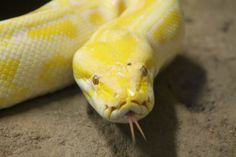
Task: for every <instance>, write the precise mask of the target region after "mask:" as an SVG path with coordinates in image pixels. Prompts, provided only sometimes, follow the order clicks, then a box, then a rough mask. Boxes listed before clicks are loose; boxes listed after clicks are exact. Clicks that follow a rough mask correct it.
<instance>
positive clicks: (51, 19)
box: [0, 0, 183, 124]
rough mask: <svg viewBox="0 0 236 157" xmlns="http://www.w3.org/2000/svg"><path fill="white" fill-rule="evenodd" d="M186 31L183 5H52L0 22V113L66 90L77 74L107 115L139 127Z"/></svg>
mask: <svg viewBox="0 0 236 157" xmlns="http://www.w3.org/2000/svg"><path fill="white" fill-rule="evenodd" d="M95 31H96V32H95ZM94 32H95V33H94ZM182 32H183V22H182V14H181V10H180V7H179V3H178V0H53V1H51V2H49V3H48V4H46V5H44V6H43V7H41V8H39V9H38V10H36V11H34V12H31V13H29V14H26V15H23V16H20V17H16V18H12V19H8V20H4V21H1V22H0V108H6V107H9V106H12V105H15V104H17V103H19V102H22V101H24V100H27V99H30V98H33V97H36V96H39V95H43V94H46V93H49V92H53V91H55V90H57V89H60V88H63V87H65V86H67V85H69V84H71V83H73V80H74V79H73V74H74V78H75V80H76V82H77V83H78V84H79V86H80V87H81V89H82V91H83V93H84V95H85V96H86V98H87V99H88V101H89V102H90V104H91V105H92V106H93V108H94V109H95V110H96V111H97V112H98V113H99V114H100V115H101V116H102V117H104V118H105V119H107V120H110V121H113V122H121V123H123V122H131V124H132V122H137V121H136V119H141V118H143V117H145V116H146V115H147V114H148V113H149V112H150V111H151V110H152V108H153V104H154V96H153V80H154V78H155V76H156V75H157V74H158V72H159V70H160V69H161V68H162V67H163V65H165V64H167V63H168V62H170V61H171V60H172V59H173V58H174V57H175V55H176V53H177V52H178V50H179V48H180V43H181V37H182ZM93 33H94V34H93ZM81 46H82V47H81ZM73 56H74V57H73ZM72 60H73V62H72ZM72 63H73V68H72ZM72 69H73V70H72ZM127 117H130V118H127Z"/></svg>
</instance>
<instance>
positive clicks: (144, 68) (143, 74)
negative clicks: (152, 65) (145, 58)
mask: <svg viewBox="0 0 236 157" xmlns="http://www.w3.org/2000/svg"><path fill="white" fill-rule="evenodd" d="M140 72H141V74H142V76H147V75H148V70H147V68H146V67H145V66H144V65H143V66H142V67H141V68H140Z"/></svg>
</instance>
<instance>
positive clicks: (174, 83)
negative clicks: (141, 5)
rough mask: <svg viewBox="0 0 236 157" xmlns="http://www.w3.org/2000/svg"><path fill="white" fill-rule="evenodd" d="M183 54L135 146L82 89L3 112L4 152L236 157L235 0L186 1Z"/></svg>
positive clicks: (0, 150) (160, 84)
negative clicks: (100, 113)
mask: <svg viewBox="0 0 236 157" xmlns="http://www.w3.org/2000/svg"><path fill="white" fill-rule="evenodd" d="M182 2H183V3H182V4H183V8H184V11H185V15H186V38H185V47H184V51H183V52H182V54H181V55H180V56H178V57H177V58H176V60H175V61H174V62H173V63H172V64H171V65H169V66H168V67H167V69H165V70H164V71H163V72H162V73H161V74H160V75H159V76H158V78H157V79H156V81H155V91H156V100H157V103H156V106H155V108H154V110H153V111H152V112H151V114H150V115H149V116H148V117H146V118H145V119H144V120H142V121H141V125H142V127H143V130H144V131H145V133H146V135H147V139H148V142H147V143H145V142H144V141H143V140H142V138H141V137H140V136H139V135H138V136H137V138H138V140H137V143H136V144H135V145H133V144H132V142H131V139H130V133H129V128H128V126H127V125H119V124H113V123H110V122H107V121H105V120H103V119H102V118H100V117H99V116H98V115H97V114H96V113H95V112H94V111H93V110H92V109H91V107H89V105H88V104H87V102H86V100H85V98H84V97H83V95H82V94H81V92H80V90H79V88H78V87H77V86H72V87H69V88H66V89H64V90H62V91H59V92H56V93H53V94H50V95H47V96H44V97H40V98H37V99H34V100H31V101H28V102H25V103H22V104H19V105H18V106H16V107H13V108H10V109H6V110H1V111H0V156H1V157H31V156H32V157H48V156H50V157H93V156H98V157H99V156H101V157H111V156H115V157H126V156H127V157H128V156H130V157H145V156H147V157H151V156H153V157H177V156H178V157H190V156H191V157H203V156H204V157H236V83H235V81H236V47H235V45H236V37H235V36H236V1H235V0H207V1H204V0H183V1H182Z"/></svg>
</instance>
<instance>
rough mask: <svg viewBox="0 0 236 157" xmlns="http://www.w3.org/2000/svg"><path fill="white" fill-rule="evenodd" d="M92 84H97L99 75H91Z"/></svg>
mask: <svg viewBox="0 0 236 157" xmlns="http://www.w3.org/2000/svg"><path fill="white" fill-rule="evenodd" d="M93 84H94V85H98V84H99V77H98V76H97V75H94V76H93Z"/></svg>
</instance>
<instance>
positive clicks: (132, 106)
mask: <svg viewBox="0 0 236 157" xmlns="http://www.w3.org/2000/svg"><path fill="white" fill-rule="evenodd" d="M117 106H118V107H115V106H112V107H109V106H108V105H105V111H104V113H105V114H104V115H105V117H106V118H107V119H108V120H110V121H112V122H118V123H128V122H129V120H128V119H127V115H128V114H129V113H132V116H133V117H134V118H135V119H137V120H139V119H142V118H144V117H145V116H146V115H147V114H148V113H149V112H150V111H151V110H152V107H153V104H152V102H151V101H150V99H148V100H145V101H142V102H139V101H137V100H131V101H124V102H121V103H120V104H119V105H117Z"/></svg>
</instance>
